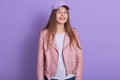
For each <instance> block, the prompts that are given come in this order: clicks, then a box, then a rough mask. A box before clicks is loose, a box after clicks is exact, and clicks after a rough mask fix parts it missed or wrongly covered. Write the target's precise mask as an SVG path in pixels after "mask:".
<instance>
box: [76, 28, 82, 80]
mask: <svg viewBox="0 0 120 80" xmlns="http://www.w3.org/2000/svg"><path fill="white" fill-rule="evenodd" d="M75 35H76V38H77V41H78V45H79V46H80V48H77V62H76V64H77V65H76V75H75V80H82V74H83V55H82V47H81V44H80V38H79V35H78V32H77V30H76V31H75Z"/></svg>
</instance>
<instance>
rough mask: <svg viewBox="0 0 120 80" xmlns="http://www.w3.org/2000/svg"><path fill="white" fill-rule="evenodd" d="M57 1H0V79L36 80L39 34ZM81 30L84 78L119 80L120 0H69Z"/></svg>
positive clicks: (73, 18) (73, 19)
mask: <svg viewBox="0 0 120 80" xmlns="http://www.w3.org/2000/svg"><path fill="white" fill-rule="evenodd" d="M54 1H55V0H0V80H36V59H37V46H38V33H39V31H40V30H41V28H43V27H44V26H45V25H46V23H47V20H48V18H49V15H50V10H51V9H50V8H51V5H52V3H53V2H54ZM65 2H66V3H68V4H69V5H70V7H71V9H70V15H71V24H72V26H73V27H76V28H77V29H78V30H79V34H80V38H81V44H82V47H83V55H84V74H83V80H120V35H119V34H120V5H119V3H120V1H119V0H66V1H65Z"/></svg>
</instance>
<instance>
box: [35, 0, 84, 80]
mask: <svg viewBox="0 0 120 80" xmlns="http://www.w3.org/2000/svg"><path fill="white" fill-rule="evenodd" d="M82 69H83V57H82V49H81V45H80V40H79V35H78V33H77V30H76V29H75V28H72V27H71V25H70V21H69V6H68V5H67V4H65V3H64V2H62V1H57V2H56V3H55V4H53V6H52V13H51V15H50V18H49V21H48V24H47V26H46V27H45V28H44V29H43V30H42V31H41V32H40V34H39V47H38V60H37V80H82Z"/></svg>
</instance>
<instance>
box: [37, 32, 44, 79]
mask: <svg viewBox="0 0 120 80" xmlns="http://www.w3.org/2000/svg"><path fill="white" fill-rule="evenodd" d="M37 80H44V50H43V37H42V34H41V32H40V33H39V43H38V55H37Z"/></svg>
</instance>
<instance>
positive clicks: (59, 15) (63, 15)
mask: <svg viewBox="0 0 120 80" xmlns="http://www.w3.org/2000/svg"><path fill="white" fill-rule="evenodd" d="M67 19H68V10H67V9H66V8H65V7H60V8H59V9H58V10H57V12H56V21H57V23H59V24H64V23H66V21H67Z"/></svg>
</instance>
